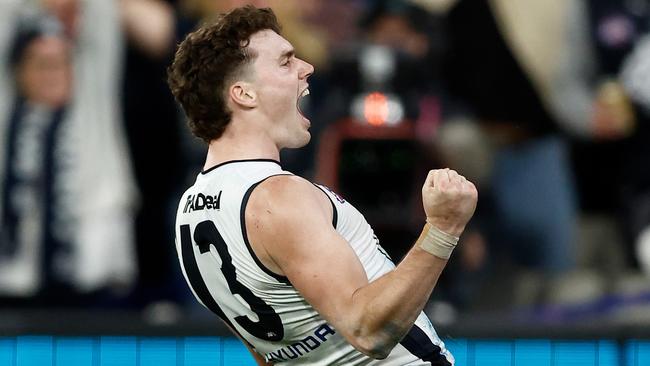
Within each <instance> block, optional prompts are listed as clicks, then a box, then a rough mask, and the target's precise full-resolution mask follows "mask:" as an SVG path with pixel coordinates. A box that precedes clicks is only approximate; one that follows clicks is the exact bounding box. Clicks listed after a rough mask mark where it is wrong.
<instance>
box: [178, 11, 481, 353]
mask: <svg viewBox="0 0 650 366" xmlns="http://www.w3.org/2000/svg"><path fill="white" fill-rule="evenodd" d="M313 71H314V70H313V67H312V66H311V65H310V64H308V63H306V62H304V61H302V60H301V59H299V58H297V57H296V56H295V54H294V52H293V48H292V46H291V44H289V42H287V41H286V40H285V39H284V38H282V37H281V36H280V35H279V25H278V24H277V20H276V18H275V15H274V14H273V12H272V11H271V10H270V9H256V8H254V7H244V8H238V9H235V10H233V11H231V12H230V13H228V14H226V15H224V16H222V17H220V18H219V19H218V20H217V21H216V22H215V23H213V24H208V25H206V26H204V27H202V28H201V29H199V30H197V31H196V32H194V33H192V34H190V35H189V36H188V37H187V38H186V39H185V40H184V41H183V42H182V43H181V45H180V47H179V49H178V51H177V53H176V57H175V60H174V63H173V65H172V66H171V67H170V70H169V84H170V86H171V89H172V92H173V93H174V95H175V97H176V98H177V100H178V101H179V102H180V104H181V105H182V106H183V108H184V110H185V112H186V114H187V116H188V119H189V125H190V128H191V129H192V131H193V133H194V134H195V135H196V136H198V137H200V138H202V139H203V140H204V141H206V142H207V143H208V144H209V147H208V153H207V159H206V162H205V170H204V171H203V172H201V174H200V175H199V176H198V177H197V180H196V182H195V184H194V186H192V187H191V188H190V189H189V190H188V191H186V192H185V193H184V194H183V197H182V198H181V203H180V205H179V208H178V213H177V225H176V239H177V250H178V255H179V258H180V261H181V264H182V267H183V273H184V275H185V277H186V279H187V281H188V283H189V284H190V286H191V288H192V290H193V292H194V294H195V296H196V297H197V298H198V299H199V301H200V302H201V303H202V304H203V305H205V306H206V307H208V308H209V309H210V310H212V311H213V312H215V313H216V314H218V315H219V316H220V317H221V319H222V320H224V321H225V322H226V323H227V324H228V326H229V327H230V328H231V329H232V330H233V331H234V332H235V333H236V334H237V335H238V336H239V337H240V338H242V340H243V341H244V342H245V343H246V344H247V345H248V346H249V348H250V349H251V352H252V353H253V355H254V357H255V358H256V359H257V360H258V362H259V364H261V365H264V364H310V365H352V364H354V365H361V364H363V365H365V364H373V363H375V364H376V363H377V362H378V361H375V359H384V361H383V362H382V364H386V365H406V364H408V365H451V364H453V362H454V361H453V357H452V356H451V354H450V353H449V352H448V351H447V350H446V349H445V346H444V344H443V343H442V341H441V340H440V339H439V338H438V337H437V335H436V333H435V331H434V330H433V327H432V326H431V323H430V322H429V320H428V319H427V317H426V315H424V313H423V312H422V308H423V307H424V305H425V303H426V301H427V299H428V297H429V295H430V294H431V291H432V290H433V287H434V286H435V284H436V281H437V279H438V276H439V275H440V273H441V272H442V270H443V268H444V267H445V264H446V259H448V258H449V255H450V254H451V251H452V249H453V248H454V246H455V245H456V242H457V240H458V236H459V235H460V234H461V233H462V231H463V229H464V227H465V224H466V223H467V221H468V220H469V218H470V217H471V215H472V213H473V212H474V209H475V206H476V199H477V192H476V189H475V188H474V186H473V184H472V183H470V182H468V181H467V180H465V179H464V178H463V177H461V176H460V175H458V174H457V173H456V172H454V171H450V170H446V169H445V170H437V171H431V173H430V174H429V176H428V177H427V179H426V182H425V184H424V187H423V189H422V194H423V202H424V208H425V211H426V213H427V224H426V226H425V228H424V230H423V232H422V235H421V236H420V238H419V239H418V241H417V243H416V244H415V245H414V247H413V249H412V250H411V251H410V252H409V254H408V255H407V256H406V258H404V260H403V261H402V262H401V263H400V265H399V266H397V267H395V266H394V265H393V263H392V262H391V260H390V259H389V258H387V257H386V256H385V255H384V252H383V250H382V249H381V247H380V246H379V245H378V242H377V239H376V238H375V237H374V235H373V232H372V229H371V228H370V226H369V225H368V223H367V222H366V221H365V220H364V218H363V216H362V215H361V214H360V213H359V212H358V211H357V210H356V209H355V208H354V207H352V206H351V205H350V204H349V203H348V202H346V201H345V200H343V199H342V198H340V197H339V196H337V195H336V194H334V193H333V192H331V191H329V190H328V189H327V188H325V187H322V186H319V185H314V184H312V183H310V182H308V181H306V180H304V179H302V178H299V177H297V176H294V175H292V174H291V173H289V172H286V171H283V170H282V168H281V167H280V164H279V162H278V159H279V151H280V149H282V148H298V147H301V146H304V145H305V144H307V143H308V142H309V139H310V134H309V131H308V130H309V124H310V122H309V120H308V119H307V118H305V117H304V116H303V115H302V113H301V112H300V110H299V108H298V102H299V100H300V98H301V97H303V96H305V95H307V94H309V91H308V83H307V78H308V77H309V76H310V75H311V74H312V72H313Z"/></svg>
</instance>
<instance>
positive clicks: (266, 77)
mask: <svg viewBox="0 0 650 366" xmlns="http://www.w3.org/2000/svg"><path fill="white" fill-rule="evenodd" d="M249 47H250V48H251V50H252V51H253V52H255V53H256V54H257V57H256V58H255V60H254V62H253V64H252V65H251V67H252V74H253V75H254V76H253V77H252V78H251V88H253V90H254V91H255V95H256V97H257V108H259V112H260V113H262V114H263V115H264V116H265V117H267V118H265V120H268V123H269V129H268V132H269V135H270V137H271V138H272V139H273V140H274V141H275V143H276V145H277V146H278V148H285V147H287V148H296V147H302V146H304V145H306V144H307V143H308V142H309V139H310V137H311V136H310V134H309V126H310V121H309V119H307V118H306V117H305V116H304V115H303V114H302V112H301V111H300V109H299V108H298V101H299V99H300V98H301V97H303V96H305V95H307V94H308V93H309V89H308V87H309V84H308V83H307V78H308V77H309V76H310V75H311V74H312V73H313V72H314V67H313V66H312V65H310V64H309V63H307V62H305V61H303V60H301V59H299V58H297V57H296V56H295V54H294V50H293V47H292V46H291V44H290V43H289V42H288V41H287V40H286V39H284V38H282V37H281V36H280V35H278V34H277V33H275V32H273V31H271V30H265V31H261V32H258V33H256V34H254V35H253V36H252V37H251V41H250V44H249Z"/></svg>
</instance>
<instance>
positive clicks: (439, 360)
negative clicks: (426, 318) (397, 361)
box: [399, 324, 451, 366]
mask: <svg viewBox="0 0 650 366" xmlns="http://www.w3.org/2000/svg"><path fill="white" fill-rule="evenodd" d="M399 344H401V345H402V346H403V347H404V348H406V349H407V350H408V351H409V352H411V353H412V354H413V355H415V356H416V357H419V358H421V359H422V360H423V361H429V362H431V365H432V366H451V363H450V362H449V360H447V357H445V356H444V355H443V354H442V353H441V351H442V349H440V347H438V346H436V345H435V344H434V343H433V342H432V341H431V339H430V338H429V337H428V336H427V335H426V333H424V331H423V330H422V329H420V328H419V327H418V326H417V325H415V324H413V327H412V328H411V330H410V331H409V332H408V334H407V335H406V336H405V337H404V339H402V341H401V342H399Z"/></svg>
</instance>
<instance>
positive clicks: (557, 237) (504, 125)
mask: <svg viewBox="0 0 650 366" xmlns="http://www.w3.org/2000/svg"><path fill="white" fill-rule="evenodd" d="M564 15H565V7H564V6H563V4H562V1H561V0H556V1H544V2H538V1H532V0H531V1H507V0H503V1H502V0H491V1H473V0H459V1H458V2H457V3H456V4H454V5H453V6H452V7H451V9H450V11H449V13H448V16H447V22H448V24H447V31H448V40H447V41H448V49H447V50H446V52H445V67H444V71H443V74H442V75H443V77H444V78H445V80H446V86H447V88H448V91H449V92H450V94H451V97H452V99H453V100H454V101H455V104H456V105H460V106H462V108H461V110H464V112H463V114H464V117H463V120H466V117H469V118H471V119H474V120H475V121H476V122H477V123H478V128H479V130H478V135H477V136H479V140H482V142H481V144H482V145H485V146H487V147H488V148H487V150H486V149H478V150H477V149H476V148H475V149H473V150H476V151H493V158H492V159H487V161H491V164H492V171H491V173H490V174H489V175H486V174H485V172H480V173H477V174H474V173H473V172H467V173H466V172H464V171H462V170H461V173H463V174H465V173H466V174H468V176H470V177H472V176H473V175H477V176H482V177H483V178H484V181H483V182H479V184H481V186H480V187H479V190H480V191H481V202H480V203H479V214H478V216H477V217H476V220H475V224H477V226H478V228H477V229H478V230H479V231H481V232H482V234H483V235H485V237H486V238H487V241H488V242H489V243H490V244H491V250H490V252H493V258H504V257H505V258H508V257H510V258H511V259H513V260H514V261H515V263H517V264H519V265H523V266H524V267H527V268H532V269H537V270H539V271H541V272H542V273H544V274H546V275H548V276H557V275H559V274H562V273H566V272H567V271H569V270H571V269H572V268H574V265H575V237H574V230H575V224H576V210H577V208H576V203H575V194H574V183H573V177H572V174H571V170H570V161H569V155H568V146H567V143H566V141H565V138H564V136H563V131H562V130H561V129H560V128H559V126H558V122H557V119H556V117H555V115H554V114H553V113H552V110H549V107H548V104H547V99H546V98H547V97H548V95H547V89H548V84H549V80H551V78H552V76H553V75H554V74H553V73H554V61H553V60H554V58H555V57H556V56H557V51H556V50H557V46H558V42H560V41H561V40H562V35H561V33H559V30H561V29H562V28H561V27H560V22H561V21H562V20H563V16H564ZM460 126H462V127H463V128H465V127H466V126H467V124H463V125H460ZM452 127H453V125H451V126H450V125H448V126H446V127H445V128H446V129H447V131H452V130H453V128H452ZM446 136H447V135H446V133H444V134H441V135H439V137H440V139H441V141H443V143H444V140H445V138H446ZM467 136H470V137H471V136H475V134H469V135H467ZM461 140H462V139H461ZM453 151H456V154H458V152H457V151H458V149H456V150H453ZM471 156H475V155H467V156H460V157H456V159H462V160H467V159H468V158H470V159H471ZM452 158H453V156H452ZM465 165H468V164H465ZM468 236H470V237H473V236H471V235H468ZM475 241H476V240H475ZM476 242H477V243H479V241H476ZM483 251H484V250H483V249H479V252H483ZM470 257H475V256H470ZM470 262H476V261H475V260H474V261H470ZM474 264H476V263H474ZM510 277H512V276H510Z"/></svg>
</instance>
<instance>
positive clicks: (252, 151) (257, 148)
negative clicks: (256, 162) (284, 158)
mask: <svg viewBox="0 0 650 366" xmlns="http://www.w3.org/2000/svg"><path fill="white" fill-rule="evenodd" d="M243 159H272V160H277V161H280V149H279V148H278V147H277V146H276V145H275V143H274V142H273V141H272V140H271V139H270V138H269V137H268V136H266V135H265V134H261V133H258V134H254V133H245V134H237V133H233V131H230V129H229V128H227V129H226V131H225V132H224V134H223V136H221V137H219V138H218V139H215V140H212V141H211V142H210V145H209V146H208V154H207V157H206V160H205V165H204V166H203V169H204V170H205V169H209V168H210V167H213V166H215V165H217V164H221V163H223V162H226V161H230V160H243Z"/></svg>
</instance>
